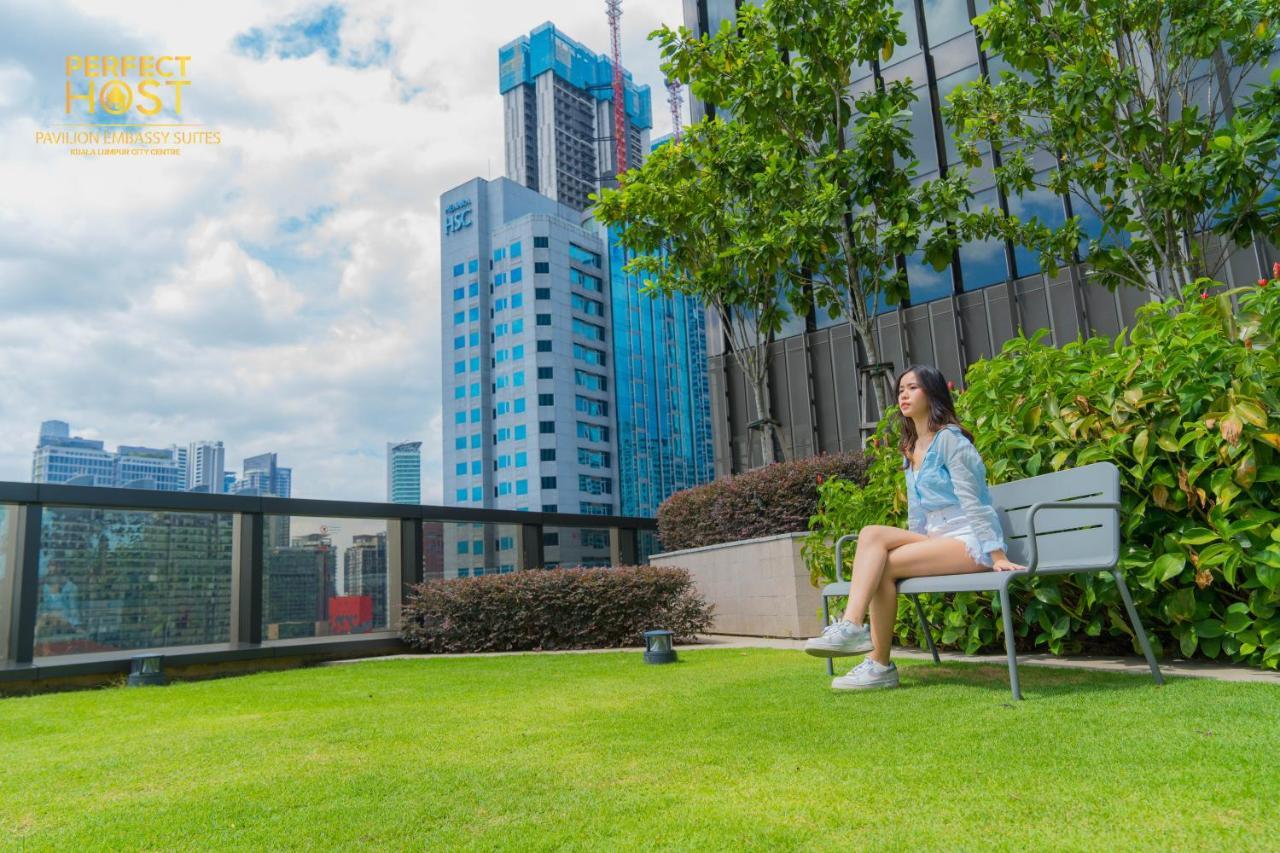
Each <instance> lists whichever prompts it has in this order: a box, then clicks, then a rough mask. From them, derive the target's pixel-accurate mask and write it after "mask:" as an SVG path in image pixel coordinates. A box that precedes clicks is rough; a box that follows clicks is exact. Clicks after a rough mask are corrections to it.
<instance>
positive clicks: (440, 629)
mask: <svg viewBox="0 0 1280 853" xmlns="http://www.w3.org/2000/svg"><path fill="white" fill-rule="evenodd" d="M403 625H404V627H403V628H402V629H401V635H402V636H403V637H404V641H405V642H406V643H408V644H409V645H411V646H413V647H414V648H417V649H422V650H423V651H426V652H497V651H529V650H546V649H595V648H616V647H618V646H639V645H643V643H644V632H645V631H651V630H655V629H659V628H665V629H667V630H669V631H672V632H673V633H674V634H675V635H676V639H677V640H689V639H692V638H693V636H694V635H695V634H699V633H702V632H704V631H706V630H707V629H708V628H710V627H711V606H710V605H709V604H707V603H706V601H704V600H703V599H702V597H701V596H700V595H699V594H698V593H697V591H696V590H695V589H694V586H693V580H692V579H691V578H690V577H689V573H688V572H687V571H685V570H684V569H681V568H669V567H663V566H621V567H618V568H609V569H600V568H574V569H550V570H537V571H524V572H512V573H510V574H505V575H482V576H481V577H478V578H458V579H454V580H433V581H427V582H425V583H421V584H419V585H417V586H416V587H414V589H413V593H412V595H411V598H410V601H409V602H408V604H406V605H405V609H404V619H403Z"/></svg>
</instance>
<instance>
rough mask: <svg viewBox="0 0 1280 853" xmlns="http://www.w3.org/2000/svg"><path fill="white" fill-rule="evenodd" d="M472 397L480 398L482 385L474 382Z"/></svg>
mask: <svg viewBox="0 0 1280 853" xmlns="http://www.w3.org/2000/svg"><path fill="white" fill-rule="evenodd" d="M471 396H472V397H479V396H480V383H479V382H472V383H471Z"/></svg>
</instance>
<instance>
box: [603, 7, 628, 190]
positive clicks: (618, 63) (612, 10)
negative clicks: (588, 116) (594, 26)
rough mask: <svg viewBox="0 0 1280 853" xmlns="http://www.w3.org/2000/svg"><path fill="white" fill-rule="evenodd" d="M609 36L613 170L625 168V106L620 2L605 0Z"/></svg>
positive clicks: (616, 172) (616, 173)
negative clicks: (611, 44)
mask: <svg viewBox="0 0 1280 853" xmlns="http://www.w3.org/2000/svg"><path fill="white" fill-rule="evenodd" d="M604 5H605V9H606V10H607V12H608V14H609V35H610V37H611V38H612V39H613V158H614V160H613V170H614V174H615V175H621V174H622V173H623V172H624V171H626V168H627V105H626V101H625V100H624V93H623V88H622V0H605V2H604Z"/></svg>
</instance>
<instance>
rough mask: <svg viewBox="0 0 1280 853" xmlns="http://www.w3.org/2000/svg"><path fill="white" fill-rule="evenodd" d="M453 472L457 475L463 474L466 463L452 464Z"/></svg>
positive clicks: (465, 471)
mask: <svg viewBox="0 0 1280 853" xmlns="http://www.w3.org/2000/svg"><path fill="white" fill-rule="evenodd" d="M453 473H454V474H455V475H456V476H459V477H462V476H465V475H466V473H467V463H465V462H459V463H458V464H457V465H455V466H453Z"/></svg>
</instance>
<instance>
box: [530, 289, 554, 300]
mask: <svg viewBox="0 0 1280 853" xmlns="http://www.w3.org/2000/svg"><path fill="white" fill-rule="evenodd" d="M533 298H534V299H550V298H551V288H549V287H535V288H534V289H533Z"/></svg>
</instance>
